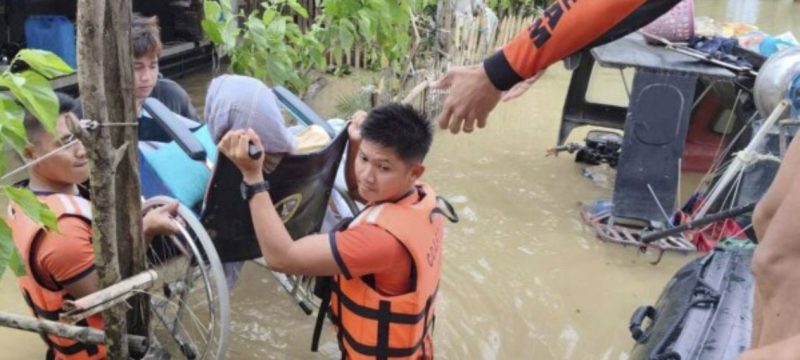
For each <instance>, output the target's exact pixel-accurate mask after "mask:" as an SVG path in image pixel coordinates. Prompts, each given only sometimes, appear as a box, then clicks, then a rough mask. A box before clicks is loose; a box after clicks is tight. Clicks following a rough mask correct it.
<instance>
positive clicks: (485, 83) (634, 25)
mask: <svg viewBox="0 0 800 360" xmlns="http://www.w3.org/2000/svg"><path fill="white" fill-rule="evenodd" d="M677 3H678V0H581V1H577V0H557V1H555V2H554V3H553V4H552V5H551V6H550V7H548V8H547V9H546V10H545V12H544V13H543V14H542V15H541V16H540V17H539V18H537V19H536V20H535V21H534V22H533V24H531V26H530V27H528V28H527V29H525V30H523V31H522V32H520V33H519V35H517V37H516V38H514V40H512V41H511V42H510V43H508V44H506V45H505V46H504V47H503V49H502V50H500V51H498V52H497V53H495V54H494V55H492V56H490V57H489V58H487V59H486V60H485V61H484V62H483V64H482V65H474V66H469V67H458V68H454V69H452V70H450V71H448V73H447V74H445V76H443V77H442V78H441V79H440V80H439V81H438V82H437V83H436V84H434V87H436V88H450V94H449V96H448V97H447V99H446V100H445V103H444V106H443V108H442V112H441V114H440V115H439V118H438V121H439V126H440V127H441V128H442V129H447V128H449V129H450V131H451V132H452V133H454V134H455V133H458V132H459V131H460V130H462V129H463V130H464V131H465V132H470V131H472V129H473V128H474V126H475V125H477V126H478V127H484V126H485V125H486V118H487V117H488V115H489V113H490V112H491V111H492V109H494V107H495V106H496V105H497V102H498V101H499V100H500V96H501V92H502V91H506V90H509V89H511V88H512V87H513V86H514V85H515V84H517V83H519V82H521V81H523V80H525V79H529V78H531V77H533V76H534V75H535V74H537V73H539V72H541V71H542V70H544V69H546V68H547V67H548V66H550V65H551V64H553V63H555V62H557V61H559V60H561V59H563V58H565V57H567V56H569V55H572V54H575V53H578V52H580V51H581V50H583V49H586V48H588V47H591V46H597V45H600V44H602V43H604V42H608V41H611V40H614V39H617V38H619V37H622V36H624V35H625V34H628V33H630V32H632V31H635V30H637V29H639V28H640V27H641V26H644V25H646V24H647V23H649V22H650V21H652V20H654V19H655V18H657V17H658V16H659V15H661V14H663V13H664V12H666V11H668V10H669V9H671V8H672V7H673V6H674V5H675V4H677Z"/></svg>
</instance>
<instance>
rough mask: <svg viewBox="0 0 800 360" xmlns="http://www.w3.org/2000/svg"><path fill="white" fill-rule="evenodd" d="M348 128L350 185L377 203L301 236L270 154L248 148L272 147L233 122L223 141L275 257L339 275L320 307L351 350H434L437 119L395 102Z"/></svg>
mask: <svg viewBox="0 0 800 360" xmlns="http://www.w3.org/2000/svg"><path fill="white" fill-rule="evenodd" d="M347 131H348V133H349V137H350V146H349V151H348V155H347V160H346V169H347V171H346V178H347V180H348V181H347V182H348V188H349V190H350V193H351V196H353V197H354V198H356V199H359V200H361V201H363V202H364V203H366V204H367V207H366V208H365V209H364V210H363V211H362V212H361V213H360V214H359V215H358V216H356V218H355V219H354V220H353V221H352V222H351V223H350V224H349V226H347V228H346V229H344V230H341V231H333V232H331V233H330V234H313V235H309V236H306V237H303V238H302V239H296V241H293V239H292V238H291V237H290V235H289V233H288V232H287V230H286V228H285V227H284V226H283V223H282V222H281V219H280V217H279V216H278V214H277V213H276V212H275V208H274V204H273V202H272V199H271V198H270V195H269V193H268V192H266V190H267V189H269V184H268V183H267V182H265V181H264V177H263V173H262V166H263V163H262V161H263V156H262V158H258V159H255V160H254V159H252V158H250V157H249V156H248V144H249V143H250V142H252V143H253V144H255V145H256V147H258V148H259V149H263V148H262V145H261V141H260V139H259V138H258V136H257V135H256V133H255V132H254V131H253V130H252V129H247V130H234V131H230V132H229V133H227V134H226V135H225V136H224V137H223V138H222V140H221V141H220V144H219V149H220V151H221V152H222V153H223V154H225V155H226V156H227V157H228V158H230V159H231V160H232V161H233V162H234V163H235V164H236V166H237V167H238V168H239V170H240V171H241V172H242V175H243V179H244V182H243V184H242V187H243V196H244V197H245V199H246V200H248V202H249V206H250V211H251V213H252V218H253V224H254V227H255V232H256V235H257V238H258V243H259V246H260V248H261V252H262V253H263V255H264V258H265V259H266V261H267V264H268V266H269V267H270V268H271V269H274V270H277V271H280V272H284V273H287V274H303V275H317V276H333V279H332V281H331V284H330V290H331V292H330V298H329V306H326V305H325V304H323V305H322V306H321V307H320V308H321V310H322V311H321V313H323V314H324V311H325V310H330V315H331V318H332V320H333V323H334V324H335V325H336V329H337V335H338V336H337V337H338V342H339V347H340V349H341V350H342V353H343V355H344V356H345V357H347V358H350V359H363V358H387V357H393V358H394V357H398V358H414V359H420V358H421V359H429V358H432V357H433V348H432V341H431V330H432V325H433V321H434V308H435V306H434V303H435V298H436V292H437V289H438V285H439V278H440V276H441V264H442V246H443V244H442V240H443V239H442V235H443V225H444V224H443V222H444V218H445V215H444V211H442V210H441V209H440V208H439V207H438V206H437V204H439V203H440V201H439V199H438V198H437V196H436V193H435V192H434V191H433V189H431V187H430V186H428V185H427V184H425V183H424V182H422V181H420V177H421V176H422V173H423V172H424V170H425V167H424V166H423V164H422V161H423V159H424V157H425V155H426V154H427V152H428V149H429V148H430V146H431V142H432V140H433V135H432V130H431V126H430V123H429V122H428V120H427V119H425V118H424V117H423V116H422V115H420V114H419V113H418V112H417V111H415V110H414V109H413V108H411V107H410V106H407V105H401V104H396V103H392V104H387V105H384V106H381V107H377V108H375V109H373V110H372V111H370V113H369V114H366V113H364V112H363V111H361V112H358V113H356V114H355V115H353V118H352V121H351V123H350V124H349V125H348V128H347ZM362 139H363V140H362ZM267 150H268V149H267ZM441 203H445V202H444V201H441ZM451 212H452V211H451ZM324 299H325V298H323V300H324ZM325 302H327V301H323V303H325ZM322 319H323V317H321V316H320V317H318V327H317V330H316V331H315V341H314V343H316V340H317V339H318V332H319V330H318V329H319V327H320V326H321V323H322ZM315 345H316V344H314V346H312V349H314V348H315V347H316V346H315Z"/></svg>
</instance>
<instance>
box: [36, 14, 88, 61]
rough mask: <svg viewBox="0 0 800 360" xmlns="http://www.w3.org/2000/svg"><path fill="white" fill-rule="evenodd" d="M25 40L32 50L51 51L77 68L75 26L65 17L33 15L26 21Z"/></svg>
mask: <svg viewBox="0 0 800 360" xmlns="http://www.w3.org/2000/svg"><path fill="white" fill-rule="evenodd" d="M25 40H26V42H27V44H28V46H27V47H28V48H30V49H42V50H49V51H52V52H53V53H55V54H56V55H58V56H59V57H61V59H63V60H64V62H66V63H67V64H69V65H70V66H72V68H73V69H74V68H76V62H75V59H76V58H75V25H74V24H73V23H72V22H71V21H69V19H67V18H66V17H65V16H60V15H31V16H28V18H27V19H25Z"/></svg>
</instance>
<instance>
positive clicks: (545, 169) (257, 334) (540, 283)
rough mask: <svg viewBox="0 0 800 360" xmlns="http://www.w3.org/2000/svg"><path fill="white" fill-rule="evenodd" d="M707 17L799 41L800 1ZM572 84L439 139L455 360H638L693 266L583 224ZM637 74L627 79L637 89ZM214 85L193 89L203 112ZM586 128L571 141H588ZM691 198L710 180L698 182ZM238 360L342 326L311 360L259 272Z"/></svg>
mask: <svg viewBox="0 0 800 360" xmlns="http://www.w3.org/2000/svg"><path fill="white" fill-rule="evenodd" d="M696 13H697V15H709V16H711V17H713V18H716V19H726V18H729V19H731V20H733V21H748V22H754V23H756V24H757V25H759V26H761V27H762V29H764V30H765V31H768V32H771V33H774V34H777V33H780V32H783V31H786V30H791V31H792V32H794V34H795V35H800V2H793V1H792V0H774V1H757V0H728V1H724V0H713V1H709V0H696ZM569 75H570V73H569V72H567V71H565V70H563V68H562V67H561V66H560V65H556V66H553V67H552V69H551V70H549V71H548V72H547V73H546V74H545V76H544V77H542V79H540V80H539V82H538V83H537V84H536V85H535V86H533V87H532V88H531V90H530V91H528V93H526V94H525V95H524V96H523V97H521V98H519V99H517V100H514V101H512V102H509V103H506V104H502V105H501V106H499V107H498V108H497V109H496V110H495V111H494V112H493V114H492V116H491V118H490V120H489V126H488V128H486V129H483V130H479V131H477V132H475V133H473V134H470V135H458V136H453V135H450V134H449V133H445V132H437V134H436V138H435V142H434V146H433V149H432V150H431V153H430V155H429V157H428V160H427V163H426V165H427V172H426V174H425V176H424V178H425V179H426V180H427V181H428V182H429V183H431V184H432V185H433V186H434V187H435V188H436V189H437V190H438V192H439V193H440V194H441V195H444V196H446V197H447V198H449V199H450V201H451V202H452V203H453V204H454V205H455V207H456V209H457V211H458V213H459V214H460V216H461V222H460V223H459V224H455V225H449V226H448V228H447V235H446V240H445V241H446V243H445V257H444V259H445V260H444V261H445V263H444V276H443V279H442V284H441V288H440V292H439V300H438V314H437V321H436V328H435V332H434V339H435V340H434V342H435V347H436V353H437V357H439V358H443V359H520V358H524V359H565V360H582V359H602V360H617V359H627V358H628V352H629V350H630V349H631V347H632V345H633V342H632V340H631V338H630V335H629V334H628V330H627V325H628V319H629V318H630V315H631V313H632V312H633V310H634V309H635V308H636V307H637V306H639V305H644V304H651V303H653V302H654V301H655V300H656V298H657V296H658V295H659V294H660V292H661V290H662V288H663V286H664V285H665V284H666V282H667V281H668V280H669V278H670V277H671V276H672V275H673V273H674V272H675V270H676V269H677V268H678V267H680V266H681V265H682V264H684V263H686V262H687V261H689V260H690V259H692V257H691V256H684V255H679V254H667V255H665V256H664V258H663V260H662V261H661V263H659V264H658V265H655V266H654V265H651V264H650V262H651V261H652V260H653V259H654V256H653V255H652V254H640V253H639V251H638V250H637V249H635V248H630V247H627V248H626V247H622V246H620V245H616V244H609V243H603V242H601V241H599V240H597V239H596V238H595V237H594V234H593V233H592V232H591V231H590V230H589V229H588V228H587V227H586V226H585V225H583V223H582V222H581V220H580V216H579V203H580V202H583V201H591V200H594V199H598V198H608V197H610V196H611V192H610V190H609V188H608V187H602V186H598V185H596V184H594V183H593V182H591V181H590V180H588V179H586V178H584V177H583V176H582V175H581V170H582V168H583V165H581V164H576V163H575V162H573V161H572V157H571V156H569V155H566V154H565V155H562V156H561V157H555V158H554V157H545V156H544V154H545V150H546V149H548V148H550V147H552V146H553V145H554V143H555V139H556V134H557V131H558V120H559V119H560V113H561V107H562V104H563V99H564V95H565V94H566V87H567V83H568V80H569ZM630 75H631V74H626V77H627V79H628V81H630V79H631V78H632V76H630ZM208 78H209V75H208V74H207V73H199V74H195V75H190V76H188V77H187V78H185V79H182V80H181V82H182V83H183V84H184V86H186V87H187V88H188V89H189V92H190V93H191V94H192V96H193V98H194V100H195V105H196V106H198V108H199V109H202V103H203V101H204V100H205V99H204V98H203V97H204V93H205V87H206V86H207V82H208ZM598 80H600V81H597V82H595V83H593V85H592V89H593V90H594V92H595V93H596V94H595V95H596V96H597V97H599V98H602V99H605V100H607V101H610V102H614V103H625V92H624V87H623V85H622V83H621V77H620V74H619V72H616V71H607V72H603V73H601V74H600V78H599V79H598ZM356 88H357V84H356V83H354V82H352V81H345V80H339V79H334V80H332V81H331V82H330V83H329V84H328V85H327V86H326V88H325V89H324V90H323V91H322V92H321V93H320V94H319V95H318V97H317V98H316V100H317V101H315V102H314V103H312V106H313V107H314V108H315V109H317V111H319V112H320V113H321V114H322V115H329V114H332V113H333V112H334V111H333V109H332V104H333V103H334V102H335V100H336V99H337V98H338V96H340V95H341V94H347V93H348V92H351V91H354V90H355V89H356ZM584 134H585V129H583V130H576V131H575V132H574V133H573V134H572V136H571V137H570V140H571V141H580V140H582V138H583V135H584ZM684 179H685V181H683V184H684V186H683V187H684V188H683V189H682V191H681V192H682V193H683V194H684V196H685V194H687V193H689V192H691V187H690V184H692V183H696V182H697V179H698V176H697V175H691V174H686V175H685V176H684ZM0 289H1V290H0V310H2V311H9V312H15V313H26V310H25V308H24V305H23V303H22V301H21V300H20V297H19V294H18V292H17V290H16V289H15V286H14V284H13V279H12V277H11V276H10V275H6V276H4V277H3V279H2V280H1V281H0ZM232 314H233V319H232V320H233V321H232V324H231V341H230V347H229V349H230V351H229V358H230V359H308V358H320V359H326V358H338V355H337V350H336V345H335V342H334V339H333V337H332V336H331V330H330V328H328V329H327V331H324V336H323V341H322V343H323V344H322V346H321V352H320V353H319V354H312V353H310V352H309V351H308V348H309V345H310V337H311V332H312V327H313V321H314V318H313V317H312V316H306V315H304V314H303V313H302V311H301V310H300V308H299V307H298V306H297V305H296V304H295V303H294V302H293V301H292V300H291V299H290V298H289V296H288V295H287V294H286V293H285V292H284V291H283V290H282V288H280V286H279V285H278V283H277V282H276V281H275V280H274V278H273V277H272V275H271V274H270V273H269V272H268V271H266V270H265V269H263V268H261V267H260V266H258V265H255V264H252V263H248V264H247V265H246V266H245V269H244V272H243V274H242V278H241V279H240V283H239V287H238V288H236V289H235V291H234V292H233V294H232ZM0 348H3V349H4V355H3V356H2V357H3V358H8V359H31V358H42V357H43V356H42V354H43V353H44V351H43V346H42V345H41V342H40V340H39V339H38V337H37V335H34V334H27V333H22V332H18V331H12V330H7V329H0Z"/></svg>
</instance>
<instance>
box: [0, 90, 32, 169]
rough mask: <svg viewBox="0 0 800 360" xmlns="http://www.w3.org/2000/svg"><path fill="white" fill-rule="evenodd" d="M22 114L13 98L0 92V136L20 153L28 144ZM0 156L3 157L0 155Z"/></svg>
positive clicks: (22, 111)
mask: <svg viewBox="0 0 800 360" xmlns="http://www.w3.org/2000/svg"><path fill="white" fill-rule="evenodd" d="M24 116H25V111H24V110H23V109H22V107H20V106H19V104H17V102H16V101H14V99H12V98H11V97H10V96H8V95H6V94H2V93H0V138H2V140H3V143H5V144H9V145H11V147H12V148H13V149H14V150H15V151H17V152H18V153H21V152H22V150H24V149H25V146H26V145H27V144H28V141H27V138H26V137H25V126H24V125H23V123H22V119H23V117H24ZM0 158H3V157H2V156H0ZM4 165H5V164H3V166H4ZM4 172H5V169H4V168H3V170H0V173H4Z"/></svg>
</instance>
